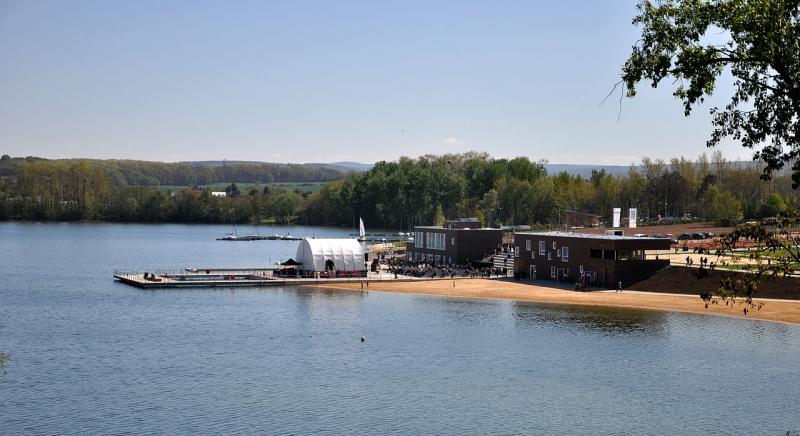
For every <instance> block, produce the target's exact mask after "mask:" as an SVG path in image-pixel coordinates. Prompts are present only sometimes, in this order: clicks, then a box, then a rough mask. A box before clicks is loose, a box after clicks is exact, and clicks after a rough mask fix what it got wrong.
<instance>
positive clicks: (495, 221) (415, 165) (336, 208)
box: [301, 152, 800, 228]
mask: <svg viewBox="0 0 800 436" xmlns="http://www.w3.org/2000/svg"><path fill="white" fill-rule="evenodd" d="M762 173H763V167H762V166H761V165H759V164H758V163H755V162H753V163H748V164H742V163H737V162H728V161H726V160H725V159H724V158H723V157H722V155H721V153H719V152H716V153H714V154H713V155H712V156H711V158H709V157H708V156H707V155H705V154H702V155H700V156H699V157H698V158H697V159H696V160H690V159H686V158H676V159H672V160H671V161H669V162H665V161H663V160H660V159H655V160H654V159H649V158H644V159H643V160H642V162H641V165H640V166H639V167H633V166H632V167H631V169H630V170H629V172H628V173H627V174H625V175H617V176H615V175H611V174H607V173H606V172H605V171H603V170H600V171H593V172H592V174H591V176H590V177H581V176H576V175H571V174H568V173H566V172H561V173H558V174H547V171H546V170H545V168H544V162H532V161H530V160H529V159H527V158H515V159H510V160H508V159H494V158H492V157H491V156H489V155H488V154H486V153H474V152H471V153H466V154H449V155H443V156H422V157H420V158H418V159H409V158H401V159H400V160H398V161H397V162H379V163H377V164H376V165H375V167H374V168H372V170H370V171H368V172H365V173H361V174H357V175H354V176H352V177H349V178H346V179H343V180H338V181H335V182H331V183H328V184H326V185H325V186H324V187H323V189H322V190H321V191H320V193H319V194H316V195H312V196H309V198H308V199H307V203H306V205H305V207H304V208H303V209H302V211H301V212H302V213H303V214H305V216H306V219H307V220H308V221H309V222H314V223H318V224H334V225H335V224H344V225H349V224H350V223H351V222H353V220H357V218H358V217H359V216H361V217H363V218H364V220H365V221H369V222H371V223H372V225H374V226H379V227H385V228H410V226H412V225H415V224H435V223H441V222H442V221H443V219H444V217H447V218H454V217H463V216H475V217H478V218H480V219H481V221H482V222H483V223H484V225H499V224H506V225H514V224H527V225H534V226H537V225H538V226H543V227H553V226H558V225H560V224H561V223H562V222H563V211H564V210H576V211H582V212H588V213H594V214H598V215H601V216H603V217H604V218H605V219H606V221H610V215H611V211H612V209H613V208H614V207H622V208H623V209H627V208H633V207H635V208H638V209H639V216H640V217H642V218H643V219H645V220H649V221H653V222H655V221H657V220H658V219H661V221H662V222H663V221H665V220H669V218H683V217H692V219H696V220H708V221H725V222H735V221H737V220H741V219H749V218H759V217H765V216H775V215H778V214H779V213H781V212H782V211H784V210H785V209H787V208H789V207H797V206H798V205H800V200H799V199H798V196H797V192H796V191H795V190H793V189H792V186H791V184H792V180H791V177H790V176H789V175H788V174H786V173H782V174H776V175H775V177H773V178H772V180H770V181H763V180H761V174H762Z"/></svg>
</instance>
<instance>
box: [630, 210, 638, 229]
mask: <svg viewBox="0 0 800 436" xmlns="http://www.w3.org/2000/svg"><path fill="white" fill-rule="evenodd" d="M628 227H629V228H631V229H635V228H636V208H635V207H632V208H630V209H628Z"/></svg>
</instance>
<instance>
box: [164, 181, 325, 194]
mask: <svg viewBox="0 0 800 436" xmlns="http://www.w3.org/2000/svg"><path fill="white" fill-rule="evenodd" d="M324 184H325V182H275V183H236V187H237V188H239V192H241V193H242V194H247V193H248V192H250V190H251V189H257V190H258V191H259V192H261V191H263V190H264V186H266V185H269V188H270V189H272V190H278V189H286V190H289V191H294V190H298V191H300V192H319V190H320V189H322V185H324ZM229 185H230V183H212V184H210V185H200V188H202V189H210V190H212V191H224V190H225V188H226V187H227V186H229ZM186 188H191V186H180V185H161V189H164V190H181V189H186Z"/></svg>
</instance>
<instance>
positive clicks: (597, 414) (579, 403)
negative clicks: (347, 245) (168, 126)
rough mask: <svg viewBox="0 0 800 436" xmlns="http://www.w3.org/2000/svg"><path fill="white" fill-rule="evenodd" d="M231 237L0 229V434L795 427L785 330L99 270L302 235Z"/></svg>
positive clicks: (795, 337) (224, 261) (792, 357)
mask: <svg viewBox="0 0 800 436" xmlns="http://www.w3.org/2000/svg"><path fill="white" fill-rule="evenodd" d="M261 231H262V232H264V233H282V232H283V231H285V229H275V231H272V230H270V229H268V228H262V229H261ZM226 232H228V228H227V227H226V226H183V225H115V224H19V223H3V222H0V351H5V352H10V353H12V358H11V360H10V361H9V363H8V364H7V365H6V368H5V373H4V374H2V375H0V433H3V434H26V433H36V434H39V433H47V434H55V433H128V432H131V433H153V432H155V433H219V432H224V433H255V432H267V433H311V432H329V433H335V434H341V433H373V434H384V433H451V434H463V433H481V434H484V433H492V434H494V433H498V434H508V433H539V434H563V433H570V434H605V433H631V434H642V433H649V434H695V433H703V434H776V435H777V434H785V432H786V431H798V430H800V406H799V405H798V404H800V403H799V402H798V400H799V399H800V327H798V326H792V325H786V324H778V323H768V322H760V321H749V320H740V319H727V318H718V317H707V316H698V315H687V314H675V313H662V312H650V311H633V310H612V309H588V308H579V307H570V306H556V305H541V304H528V303H518V302H511V301H486V300H466V299H448V298H438V297H427V296H413V295H395V294H385V293H361V292H342V291H339V292H332V291H327V290H322V289H319V290H315V289H293V288H264V289H242V288H237V289H213V290H209V289H197V290H140V289H135V288H131V287H127V286H125V285H122V284H119V283H116V282H114V281H113V280H112V278H111V273H112V271H113V270H114V269H115V268H136V269H151V270H155V269H179V268H183V267H186V266H206V265H211V266H253V265H263V264H268V263H271V262H274V261H276V260H279V259H282V258H285V257H287V256H291V255H293V254H294V250H295V246H296V242H281V241H255V242H222V241H215V240H214V238H215V237H217V236H220V235H222V234H224V233H226ZM311 232H312V230H311V229H302V228H293V229H292V233H293V234H306V233H308V234H310V233H311ZM348 232H349V230H346V231H343V230H336V229H333V230H331V229H328V230H324V229H316V234H317V235H318V236H335V235H344V234H346V233H348ZM698 301H699V300H698ZM361 336H366V337H367V341H366V342H365V343H363V344H362V343H361V342H360V341H359V338H360V337H361Z"/></svg>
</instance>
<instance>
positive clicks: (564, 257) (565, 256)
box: [561, 247, 569, 262]
mask: <svg viewBox="0 0 800 436" xmlns="http://www.w3.org/2000/svg"><path fill="white" fill-rule="evenodd" d="M561 261H562V262H569V247H561Z"/></svg>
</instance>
